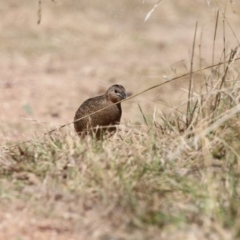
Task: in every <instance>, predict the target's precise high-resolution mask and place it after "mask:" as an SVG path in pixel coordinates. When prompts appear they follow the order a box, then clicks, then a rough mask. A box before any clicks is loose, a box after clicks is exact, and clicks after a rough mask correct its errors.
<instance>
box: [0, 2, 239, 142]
mask: <svg viewBox="0 0 240 240" xmlns="http://www.w3.org/2000/svg"><path fill="white" fill-rule="evenodd" d="M155 3H156V2H155V1H154V0H149V1H140V0H131V1H127V0H121V1H117V2H116V1H114V2H113V1H110V0H106V1H101V0H97V1H87V2H86V1H75V0H72V1H67V2H66V1H61V0H58V1H56V3H54V2H52V1H42V8H41V23H40V24H39V25H38V24H37V21H38V14H37V13H38V1H37V0H36V1H30V0H24V1H21V2H16V1H13V0H9V1H1V3H0V13H1V22H0V30H1V38H0V54H1V56H0V66H1V72H0V88H1V95H0V102H1V105H0V107H1V109H0V111H1V115H0V129H1V132H0V139H4V140H11V139H18V140H23V139H25V138H27V137H31V136H33V135H34V134H39V133H41V132H44V131H46V129H49V128H50V127H55V126H58V125H59V124H63V123H66V122H71V121H72V119H73V116H74V113H75V111H76V109H77V108H78V106H79V105H80V104H81V103H82V102H83V101H84V100H85V99H87V98H89V97H92V96H96V95H98V94H102V93H103V92H104V91H106V89H107V88H108V87H109V86H110V85H112V84H114V83H119V84H122V85H123V86H125V88H126V89H127V91H128V93H129V94H135V93H137V92H139V91H141V90H144V89H145V88H147V87H150V86H152V85H154V84H156V83H160V82H163V81H165V80H164V78H163V76H165V79H167V78H171V77H173V76H176V75H179V74H181V73H182V72H186V71H187V70H189V66H190V62H189V60H190V55H191V48H192V40H193V34H194V29H195V24H196V21H198V34H197V43H196V54H195V68H198V67H199V66H200V64H199V63H200V60H199V57H201V59H202V61H201V62H202V64H203V65H207V64H211V62H212V59H211V57H212V44H213V35H214V26H215V18H216V9H217V8H216V6H217V5H216V3H214V1H210V5H208V3H207V1H190V0H189V1H186V2H184V3H181V2H178V1H163V2H162V3H161V4H160V5H159V6H158V8H156V9H155V11H154V12H153V14H152V15H151V17H150V18H149V19H148V21H146V22H144V19H145V17H146V15H147V13H148V12H149V11H150V10H151V9H152V8H153V6H154V4H155ZM218 4H219V7H220V8H221V9H222V11H223V10H224V1H223V2H218ZM239 7H240V4H239V3H238V2H237V1H235V2H232V4H231V5H230V3H228V6H227V15H226V16H227V18H228V21H229V23H230V24H231V26H232V28H233V30H235V33H236V35H238V37H239V35H240V32H239V31H237V29H238V26H239V22H240V18H239V12H240V10H239V9H240V8H239ZM233 9H234V10H233ZM220 16H221V13H220ZM219 19H220V18H219ZM221 19H222V18H221ZM219 21H220V22H219V27H218V33H217V39H216V49H222V46H223V38H222V20H219ZM226 25H227V24H226ZM201 35H202V38H201ZM200 39H202V40H201V41H200ZM200 42H201V56H200V53H199V44H200ZM236 45H237V41H236V39H235V37H234V36H233V34H232V32H231V30H230V28H229V27H228V26H226V47H227V48H233V47H235V46H236ZM221 54H222V50H221V52H219V51H216V52H215V61H217V60H219V58H220V56H221ZM182 88H185V89H186V88H187V80H186V81H185V80H183V81H178V83H174V84H167V85H165V86H163V87H161V88H158V89H155V90H154V91H151V92H149V93H147V94H144V95H142V96H140V97H138V98H135V99H133V100H131V101H129V102H126V103H124V104H123V121H122V123H123V124H125V123H126V122H129V121H131V122H137V121H141V115H140V112H139V109H138V106H137V103H139V104H140V105H141V107H142V109H143V111H144V113H145V114H146V115H148V114H149V115H152V114H153V111H154V108H155V107H156V108H157V113H159V114H160V110H166V111H171V109H170V108H166V107H164V106H163V105H161V104H159V103H156V101H162V102H165V103H167V104H168V105H170V106H178V105H179V104H180V103H181V100H182V99H185V96H186V92H185V91H184V90H183V89H182ZM24 117H25V118H33V119H36V120H37V121H39V122H48V123H49V124H47V123H43V124H39V123H34V122H29V121H27V120H25V119H23V118H24ZM71 129H72V128H71Z"/></svg>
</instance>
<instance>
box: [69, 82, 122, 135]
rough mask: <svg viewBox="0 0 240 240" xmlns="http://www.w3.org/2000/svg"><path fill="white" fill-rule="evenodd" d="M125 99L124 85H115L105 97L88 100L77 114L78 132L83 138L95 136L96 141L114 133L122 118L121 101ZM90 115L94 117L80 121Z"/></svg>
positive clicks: (76, 127)
mask: <svg viewBox="0 0 240 240" xmlns="http://www.w3.org/2000/svg"><path fill="white" fill-rule="evenodd" d="M125 98H126V91H125V88H124V87H123V86H122V85H118V84H115V85H113V86H111V87H110V88H109V89H108V90H107V92H106V93H105V94H104V95H101V96H97V97H93V98H89V99H87V100H86V101H85V102H83V103H82V105H81V106H80V107H79V108H78V110H77V112H76V114H75V117H74V128H75V130H76V132H77V133H78V134H79V135H80V136H82V137H83V136H86V135H91V136H95V137H96V139H101V138H102V137H103V134H104V133H106V132H111V133H114V132H115V131H116V125H118V124H119V123H120V120H121V116H122V108H121V103H120V102H119V101H121V100H122V99H125ZM117 102H119V103H117ZM116 103H117V104H116ZM103 108H105V109H103ZM101 109H103V110H101ZM99 110H101V111H99ZM96 111H98V112H96ZM94 112H96V113H94ZM89 114H92V115H90V116H87V117H85V118H83V119H81V120H78V119H80V118H82V117H84V116H86V115H89Z"/></svg>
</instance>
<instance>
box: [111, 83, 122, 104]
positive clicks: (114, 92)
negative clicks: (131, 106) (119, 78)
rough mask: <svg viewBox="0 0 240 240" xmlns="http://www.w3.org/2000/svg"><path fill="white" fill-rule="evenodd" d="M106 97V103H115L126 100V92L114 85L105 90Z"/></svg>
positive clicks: (119, 86)
mask: <svg viewBox="0 0 240 240" xmlns="http://www.w3.org/2000/svg"><path fill="white" fill-rule="evenodd" d="M106 96H107V100H108V101H111V102H113V103H116V102H119V101H121V100H123V99H125V98H126V91H125V88H124V87H123V86H122V85H118V84H115V85H113V86H111V87H110V88H109V89H108V90H107V92H106Z"/></svg>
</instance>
